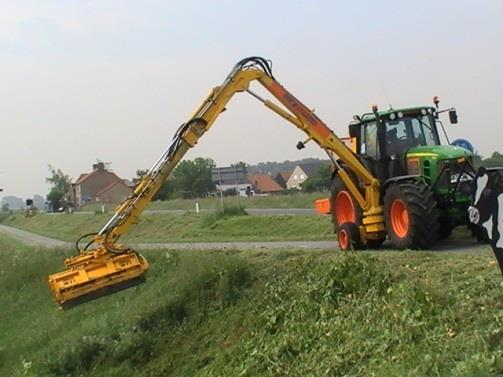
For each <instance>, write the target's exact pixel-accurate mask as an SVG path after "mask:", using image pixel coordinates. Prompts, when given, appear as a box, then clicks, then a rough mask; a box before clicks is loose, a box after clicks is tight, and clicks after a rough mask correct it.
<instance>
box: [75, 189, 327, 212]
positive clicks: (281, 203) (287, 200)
mask: <svg viewBox="0 0 503 377" xmlns="http://www.w3.org/2000/svg"><path fill="white" fill-rule="evenodd" d="M327 195H328V194H327V193H323V192H316V193H302V192H299V193H296V194H289V195H271V196H252V197H249V198H245V197H238V196H225V197H224V198H223V202H224V205H226V206H237V205H241V206H244V207H246V208H313V202H314V201H315V200H316V199H321V198H325V197H327ZM196 202H197V203H199V208H200V209H202V210H214V209H216V208H219V207H220V205H221V202H220V197H211V198H202V199H173V200H166V201H159V200H158V201H155V202H152V203H151V204H150V205H149V207H148V209H153V210H158V209H182V210H188V211H195V208H196ZM114 208H115V206H113V205H105V210H107V211H113V209H114ZM99 210H101V205H98V204H88V205H86V206H83V207H82V211H91V212H94V211H99Z"/></svg>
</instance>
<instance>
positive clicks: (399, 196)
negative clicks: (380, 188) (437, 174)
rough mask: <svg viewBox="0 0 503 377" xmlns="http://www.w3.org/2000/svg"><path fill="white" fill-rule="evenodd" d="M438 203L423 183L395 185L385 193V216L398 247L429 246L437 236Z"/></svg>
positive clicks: (392, 240) (420, 247) (391, 235)
mask: <svg viewBox="0 0 503 377" xmlns="http://www.w3.org/2000/svg"><path fill="white" fill-rule="evenodd" d="M436 205H437V202H436V200H435V198H434V197H433V193H432V192H431V190H430V188H429V187H428V186H427V185H426V184H424V183H422V182H410V181H409V182H402V183H395V184H392V185H391V186H390V187H389V188H388V189H387V190H386V193H385V195H384V218H385V224H386V231H387V233H388V236H389V238H390V241H391V243H392V244H393V246H394V247H396V248H397V249H400V250H402V249H427V248H430V247H431V246H432V245H433V244H434V243H435V242H436V241H437V239H438V227H439V223H438V213H437V211H436Z"/></svg>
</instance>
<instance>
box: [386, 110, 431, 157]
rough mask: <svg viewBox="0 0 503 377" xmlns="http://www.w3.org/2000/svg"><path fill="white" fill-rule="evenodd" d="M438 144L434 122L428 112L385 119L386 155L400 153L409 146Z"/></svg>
mask: <svg viewBox="0 0 503 377" xmlns="http://www.w3.org/2000/svg"><path fill="white" fill-rule="evenodd" d="M439 144H440V141H439V139H438V134H437V130H436V127H435V123H434V120H433V117H432V116H431V115H429V114H427V115H419V114H418V115H417V116H405V117H403V118H400V119H394V120H387V121H386V147H387V154H388V155H401V154H403V153H405V152H406V151H407V150H409V149H410V148H414V147H418V146H432V145H439Z"/></svg>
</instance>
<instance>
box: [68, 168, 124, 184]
mask: <svg viewBox="0 0 503 377" xmlns="http://www.w3.org/2000/svg"><path fill="white" fill-rule="evenodd" d="M98 171H100V170H93V171H92V172H90V173H83V174H81V175H80V176H79V178H77V180H76V181H75V182H74V183H73V184H74V185H80V184H81V183H82V182H84V181H86V180H87V179H89V177H92V176H93V175H94V174H95V173H96V172H98ZM101 171H104V172H107V173H110V174H112V175H114V176H115V177H116V178H117V180H118V181H122V179H121V178H120V177H119V176H118V175H117V174H115V173H114V172H113V171H108V170H101Z"/></svg>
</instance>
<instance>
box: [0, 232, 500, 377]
mask: <svg viewBox="0 0 503 377" xmlns="http://www.w3.org/2000/svg"><path fill="white" fill-rule="evenodd" d="M0 250H1V251H0V265H1V266H2V267H1V271H0V286H1V287H2V295H1V296H0V307H1V308H2V310H1V311H0V334H1V336H0V375H2V376H74V375H86V376H124V375H128V376H306V375H310V376H343V375H344V376H367V375H372V376H378V377H379V376H404V375H406V376H447V375H449V376H470V377H471V376H497V375H500V374H501V373H503V347H502V341H503V331H502V330H501V329H502V328H503V304H502V303H503V294H502V289H503V286H502V284H501V275H500V273H499V271H498V270H497V267H496V266H495V264H494V261H493V257H492V255H491V254H490V253H489V252H487V253H483V254H470V253H464V254H459V253H452V254H439V253H437V254H434V253H415V252H404V253H398V252H381V253H379V254H369V253H357V254H342V253H338V254H331V253H326V252H322V251H300V250H284V251H276V252H267V253H266V252H263V251H249V252H237V251H236V252H232V251H227V252H192V251H183V252H177V251H157V252H150V253H146V256H147V258H148V259H149V260H150V262H151V266H152V268H151V271H150V272H149V275H148V280H147V283H146V284H143V285H141V286H138V287H136V288H132V289H130V290H128V291H124V292H121V293H118V294H115V295H112V296H109V297H106V298H102V299H100V300H97V301H95V302H92V303H88V304H84V305H82V306H79V307H77V308H75V309H72V310H70V311H67V312H61V311H59V310H57V309H56V307H55V304H54V302H53V301H52V298H51V297H50V294H49V290H48V288H47V285H46V276H47V274H49V273H50V272H54V271H56V270H58V269H59V268H60V266H62V260H63V257H64V256H66V255H67V254H66V252H65V251H62V250H48V249H33V248H30V247H26V246H23V245H20V244H18V243H16V242H14V241H12V240H10V239H8V238H6V237H3V236H2V237H1V238H0Z"/></svg>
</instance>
